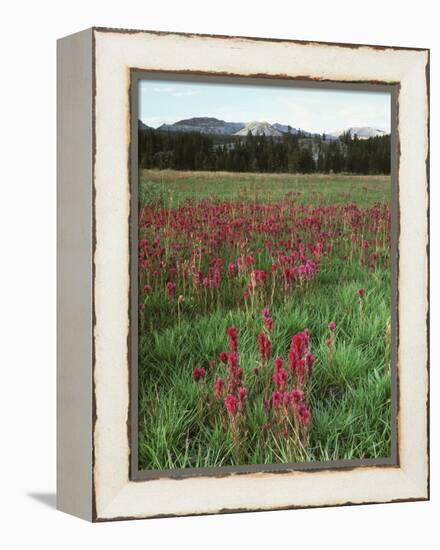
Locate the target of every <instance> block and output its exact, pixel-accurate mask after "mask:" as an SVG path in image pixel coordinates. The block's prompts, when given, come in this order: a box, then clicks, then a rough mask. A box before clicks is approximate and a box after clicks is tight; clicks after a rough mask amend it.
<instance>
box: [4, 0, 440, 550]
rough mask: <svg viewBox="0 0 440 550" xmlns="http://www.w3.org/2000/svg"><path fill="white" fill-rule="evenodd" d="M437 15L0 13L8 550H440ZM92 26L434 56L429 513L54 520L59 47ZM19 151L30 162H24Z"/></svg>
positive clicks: (322, 0)
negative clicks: (377, 47)
mask: <svg viewBox="0 0 440 550" xmlns="http://www.w3.org/2000/svg"><path fill="white" fill-rule="evenodd" d="M436 11H437V10H435V3H434V2H431V1H429V0H419V1H418V2H410V3H404V2H400V1H397V0H391V1H388V2H385V1H383V0H381V1H377V0H368V1H364V2H355V1H353V0H349V1H347V0H314V1H313V2H306V1H305V0H302V1H301V2H297V1H294V0H288V1H284V2H283V1H282V0H271V1H270V2H265V3H258V2H257V1H256V0H241V1H239V0H232V1H231V0H213V1H209V0H205V1H197V0H186V1H178V0H175V1H170V0H162V1H161V2H147V1H146V0H143V1H136V0H124V1H123V2H120V1H116V0H96V1H90V0H87V1H84V0H75V2H72V1H66V0H60V1H59V2H53V1H50V0H39V1H38V2H31V1H20V0H17V1H15V2H8V3H4V4H3V6H2V11H1V12H2V18H1V22H2V28H1V34H0V46H1V47H0V56H1V63H0V67H1V77H2V78H1V85H0V96H1V98H0V142H1V143H0V151H1V153H2V154H1V157H0V158H1V162H0V224H1V227H0V243H1V248H0V251H1V256H0V257H1V266H0V324H1V326H0V334H1V345H0V419H1V420H0V422H1V424H0V426H1V432H0V436H1V443H2V444H1V449H2V450H1V453H0V466H1V468H0V487H1V493H0V518H1V519H0V546H2V547H3V548H6V549H9V548H11V549H12V548H44V549H46V550H51V549H53V548H61V547H62V548H64V549H70V548H72V549H78V548H80V547H86V548H91V547H92V545H93V546H94V547H95V548H98V547H103V548H107V549H111V548H121V547H125V548H138V547H140V548H152V549H153V548H160V549H167V548H172V547H174V548H178V549H186V548H191V549H192V550H197V549H199V548H205V547H209V548H210V550H216V549H217V548H219V549H220V548H221V549H227V550H235V549H236V548H255V549H260V548H261V549H263V548H264V549H268V548H270V549H273V548H274V547H275V546H280V547H282V548H309V549H312V550H314V549H315V548H320V547H325V548H326V549H328V550H331V549H333V548H334V549H338V550H344V549H352V548H355V549H356V550H363V549H368V550H371V549H386V548H390V549H391V548H393V549H394V548H396V549H400V548H410V547H413V548H414V547H416V548H428V549H430V548H435V547H437V546H436V545H437V544H438V540H439V534H438V533H439V530H438V517H437V516H438V514H439V512H440V506H439V502H440V497H439V495H438V492H439V486H440V483H439V443H438V438H437V437H436V431H437V430H438V428H437V426H438V420H439V408H440V407H439V405H438V397H437V395H438V388H439V378H440V377H439V374H438V364H439V359H440V354H439V351H438V348H436V343H437V340H438V338H437V333H438V328H439V314H438V308H437V307H436V306H437V305H438V303H439V290H438V285H437V281H438V279H439V276H440V271H439V262H438V260H439V252H438V246H437V239H436V237H437V236H438V234H439V225H440V222H439V218H440V217H439V215H438V205H439V195H440V193H439V189H438V185H437V181H438V179H439V169H438V161H437V155H438V151H439V148H438V145H439V140H438V114H439V108H438V102H437V100H436V98H437V97H439V94H440V86H439V60H438V57H439V55H440V47H439V31H438V25H437V23H436V16H435V12H436ZM92 25H95V26H109V27H122V28H139V29H154V30H169V31H183V32H201V33H212V34H233V35H244V36H245V35H248V36H265V37H277V38H292V39H305V40H309V39H311V40H321V41H337V42H355V43H370V44H389V45H396V46H413V47H429V48H431V78H432V82H431V84H432V87H431V98H432V99H431V101H432V105H431V159H432V171H431V207H432V227H431V238H432V264H431V265H432V279H431V280H432V292H431V308H432V329H431V338H432V342H433V344H432V357H431V382H432V386H431V393H432V405H431V408H432V417H431V425H432V437H431V452H432V456H431V466H432V472H431V481H432V501H431V502H422V503H405V504H392V505H381V506H356V507H345V508H329V509H316V510H298V511H288V512H267V513H258V514H239V515H228V516H207V517H198V518H179V519H162V520H154V521H153V520H150V521H136V522H121V523H109V524H101V525H90V524H87V523H85V522H82V521H80V520H77V519H75V518H71V517H69V516H67V515H64V514H62V513H60V512H57V511H55V509H54V504H55V344H56V342H55V238H56V233H55V166H56V165H55V158H56V140H55V105H56V104H55V101H56V89H55V40H56V39H57V38H59V37H62V36H64V35H67V34H70V33H72V32H76V31H78V30H82V29H84V28H87V27H90V26H92ZM23 140H24V141H25V143H24V145H25V146H26V155H23V154H22V152H21V146H22V144H23ZM436 249H437V250H436Z"/></svg>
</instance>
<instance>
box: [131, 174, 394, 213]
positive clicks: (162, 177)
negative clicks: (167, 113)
mask: <svg viewBox="0 0 440 550" xmlns="http://www.w3.org/2000/svg"><path fill="white" fill-rule="evenodd" d="M151 184H153V188H154V190H155V193H157V194H159V195H160V196H161V197H162V198H163V200H164V201H165V203H166V205H167V206H171V205H172V206H176V205H177V204H179V203H180V202H182V201H183V200H185V199H188V198H189V199H194V200H200V199H202V198H204V197H210V196H212V195H215V196H216V198H217V199H218V200H220V201H225V200H235V199H236V198H237V197H240V198H246V197H252V198H257V199H258V200H259V201H261V202H269V201H276V200H279V199H282V198H283V197H284V196H285V194H286V193H290V192H291V193H300V196H299V197H298V200H299V201H300V202H303V203H307V204H316V205H317V204H335V203H351V202H355V203H356V204H357V205H358V206H362V207H363V206H371V205H372V204H374V203H376V202H389V200H390V177H389V176H354V175H353V174H351V175H341V174H332V175H329V174H310V175H304V174H252V173H232V172H178V171H173V170H143V171H142V172H141V174H140V191H139V195H140V199H142V197H143V194H144V193H145V191H146V190H148V188H151ZM141 202H142V200H141Z"/></svg>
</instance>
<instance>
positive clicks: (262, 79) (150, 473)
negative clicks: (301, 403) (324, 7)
mask: <svg viewBox="0 0 440 550" xmlns="http://www.w3.org/2000/svg"><path fill="white" fill-rule="evenodd" d="M141 80H161V81H170V82H171V81H174V82H175V81H181V82H199V83H211V84H213V83H217V84H229V85H240V84H246V85H260V86H261V85H264V86H277V87H282V86H284V87H290V88H326V89H333V90H335V89H339V90H351V91H369V92H387V93H390V95H391V365H390V367H391V456H389V457H384V458H377V459H351V460H331V461H316V462H294V463H285V464H253V465H243V466H218V467H208V468H179V469H166V470H140V469H139V460H138V447H139V439H138V426H139V424H138V421H139V419H138V399H139V394H138V389H139V388H138V265H137V257H138V182H139V167H138V111H139V104H138V100H139V93H138V92H139V82H140V81H141ZM399 90H400V84H399V82H378V81H374V82H369V81H361V82H360V81H333V80H320V79H313V78H309V77H305V76H301V77H286V76H284V75H280V76H271V75H261V74H258V75H249V76H243V75H239V74H230V73H228V74H225V73H207V72H196V71H181V72H176V71H173V72H170V71H162V70H157V71H149V70H145V69H137V68H130V86H129V128H130V142H129V151H128V153H129V155H128V158H129V161H128V163H129V166H128V171H129V185H130V214H129V226H130V230H129V238H130V243H129V250H130V266H129V270H130V289H129V333H128V361H129V414H128V424H127V430H128V438H129V443H130V464H129V479H130V480H131V481H146V480H154V479H164V478H168V479H185V478H191V477H225V476H229V475H238V474H250V473H256V472H266V473H273V474H283V473H284V474H288V473H291V472H293V471H307V472H314V471H323V470H353V469H357V468H365V467H393V468H394V467H399V466H400V462H399V429H398V414H399V366H398V361H397V359H398V346H399V317H398V313H399V312H398V299H399V289H398V275H399V247H398V244H399V237H400V208H399V185H398V168H399V156H400V142H399V136H398V97H399Z"/></svg>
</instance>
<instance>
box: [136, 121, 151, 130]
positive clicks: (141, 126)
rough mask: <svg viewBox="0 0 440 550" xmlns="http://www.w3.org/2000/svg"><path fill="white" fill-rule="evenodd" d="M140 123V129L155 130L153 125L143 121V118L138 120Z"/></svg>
mask: <svg viewBox="0 0 440 550" xmlns="http://www.w3.org/2000/svg"><path fill="white" fill-rule="evenodd" d="M138 123H139V130H154V128H152V127H151V126H148V125H147V124H145V123H144V122H142V120H138Z"/></svg>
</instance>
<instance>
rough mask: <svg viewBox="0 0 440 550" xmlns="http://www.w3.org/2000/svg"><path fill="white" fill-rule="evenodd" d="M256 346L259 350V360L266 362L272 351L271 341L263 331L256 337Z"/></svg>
mask: <svg viewBox="0 0 440 550" xmlns="http://www.w3.org/2000/svg"><path fill="white" fill-rule="evenodd" d="M257 341H258V348H259V350H260V356H261V362H262V363H263V364H265V363H267V361H268V360H269V359H270V356H271V353H272V343H271V341H270V340H269V338H268V337H267V336H266V335H265V333H264V332H260V333H259V334H258V337H257Z"/></svg>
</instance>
